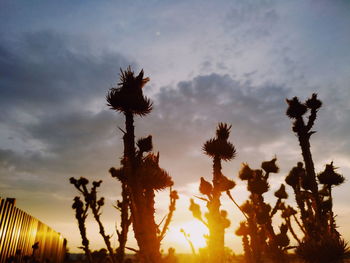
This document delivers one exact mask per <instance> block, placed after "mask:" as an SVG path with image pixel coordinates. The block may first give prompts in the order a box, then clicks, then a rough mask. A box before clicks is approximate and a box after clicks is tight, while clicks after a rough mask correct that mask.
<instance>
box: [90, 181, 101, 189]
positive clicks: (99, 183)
mask: <svg viewBox="0 0 350 263" xmlns="http://www.w3.org/2000/svg"><path fill="white" fill-rule="evenodd" d="M101 183H102V180H100V181H93V182H92V185H93V186H94V187H96V188H97V187H100V186H101Z"/></svg>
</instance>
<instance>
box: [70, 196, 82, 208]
mask: <svg viewBox="0 0 350 263" xmlns="http://www.w3.org/2000/svg"><path fill="white" fill-rule="evenodd" d="M82 207H83V202H82V201H81V200H80V197H79V196H76V197H74V201H73V205H72V208H73V209H81V208H82Z"/></svg>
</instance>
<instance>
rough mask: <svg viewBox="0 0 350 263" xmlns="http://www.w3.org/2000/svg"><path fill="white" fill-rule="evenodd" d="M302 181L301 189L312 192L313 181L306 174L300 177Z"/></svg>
mask: <svg viewBox="0 0 350 263" xmlns="http://www.w3.org/2000/svg"><path fill="white" fill-rule="evenodd" d="M300 179H301V187H302V188H303V189H305V190H311V189H312V179H311V178H310V177H309V176H307V175H306V173H303V174H302V175H301V176H300Z"/></svg>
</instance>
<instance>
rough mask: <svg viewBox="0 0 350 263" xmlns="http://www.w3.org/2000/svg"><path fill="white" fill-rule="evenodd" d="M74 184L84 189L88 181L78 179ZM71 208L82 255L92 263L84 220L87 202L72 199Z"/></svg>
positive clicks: (77, 197) (76, 198)
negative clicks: (77, 230)
mask: <svg viewBox="0 0 350 263" xmlns="http://www.w3.org/2000/svg"><path fill="white" fill-rule="evenodd" d="M75 184H76V185H77V186H78V187H79V188H80V187H84V188H86V185H87V184H88V180H86V179H85V178H80V179H79V180H77V181H76V182H75ZM72 208H73V209H74V210H75V218H76V219H77V221H78V226H79V231H80V236H81V239H82V245H83V246H82V247H81V248H82V249H83V250H84V253H85V255H86V259H87V261H88V262H89V263H92V257H91V251H90V248H89V239H88V238H87V235H86V226H85V222H86V218H87V212H88V209H89V202H88V201H87V200H85V202H83V201H81V199H80V197H79V196H76V197H75V198H74V202H73V205H72Z"/></svg>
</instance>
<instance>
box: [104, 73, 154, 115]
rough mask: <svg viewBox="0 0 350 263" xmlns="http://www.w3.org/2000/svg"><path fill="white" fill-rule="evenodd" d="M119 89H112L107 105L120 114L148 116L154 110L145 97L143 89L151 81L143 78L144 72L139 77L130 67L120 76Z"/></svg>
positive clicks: (107, 98)
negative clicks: (128, 113) (129, 113)
mask: <svg viewBox="0 0 350 263" xmlns="http://www.w3.org/2000/svg"><path fill="white" fill-rule="evenodd" d="M120 81H121V82H120V83H118V86H119V87H116V88H111V89H110V90H109V92H108V94H107V96H106V100H107V105H108V106H109V107H110V108H111V109H113V110H115V111H120V112H124V113H125V112H131V113H132V114H137V115H141V116H143V115H146V114H148V113H150V112H151V110H152V102H151V100H150V99H148V98H147V97H145V96H144V95H143V92H142V88H143V87H144V85H145V84H146V83H147V82H148V81H149V78H143V70H141V71H140V73H139V75H138V76H136V77H135V76H134V72H133V71H132V70H131V68H130V66H129V67H128V68H127V70H125V71H122V70H121V74H120Z"/></svg>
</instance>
